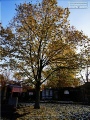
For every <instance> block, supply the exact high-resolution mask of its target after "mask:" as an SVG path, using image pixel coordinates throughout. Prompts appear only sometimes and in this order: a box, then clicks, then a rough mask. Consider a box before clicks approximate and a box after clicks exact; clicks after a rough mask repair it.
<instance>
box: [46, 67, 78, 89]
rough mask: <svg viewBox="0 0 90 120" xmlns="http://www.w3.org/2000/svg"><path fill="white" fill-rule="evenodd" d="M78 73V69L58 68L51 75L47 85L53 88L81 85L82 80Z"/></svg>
mask: <svg viewBox="0 0 90 120" xmlns="http://www.w3.org/2000/svg"><path fill="white" fill-rule="evenodd" d="M76 74H77V72H76V70H69V69H62V70H58V71H56V72H54V73H53V74H52V75H51V76H50V77H49V80H48V81H47V84H46V86H47V87H52V88H60V87H76V86H79V85H80V80H79V79H78V78H76Z"/></svg>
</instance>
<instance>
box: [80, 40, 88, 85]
mask: <svg viewBox="0 0 90 120" xmlns="http://www.w3.org/2000/svg"><path fill="white" fill-rule="evenodd" d="M80 65H81V67H80V69H79V73H80V76H81V78H82V81H83V82H84V83H85V82H89V81H90V77H89V76H90V39H88V40H86V41H84V42H82V46H81V50H80Z"/></svg>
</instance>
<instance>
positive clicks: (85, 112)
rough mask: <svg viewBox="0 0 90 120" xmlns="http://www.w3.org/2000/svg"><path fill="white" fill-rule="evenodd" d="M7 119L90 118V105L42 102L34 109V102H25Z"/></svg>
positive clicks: (87, 119) (65, 119)
mask: <svg viewBox="0 0 90 120" xmlns="http://www.w3.org/2000/svg"><path fill="white" fill-rule="evenodd" d="M3 120H4V119H3ZM5 120H6V119H5ZM7 120H90V106H87V105H75V104H52V103H41V108H40V109H34V104H23V105H19V106H18V108H17V109H16V111H14V112H13V113H12V117H11V118H8V119H7Z"/></svg>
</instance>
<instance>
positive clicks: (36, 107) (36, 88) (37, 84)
mask: <svg viewBox="0 0 90 120" xmlns="http://www.w3.org/2000/svg"><path fill="white" fill-rule="evenodd" d="M35 92H36V93H35V96H36V98H35V105H34V109H40V82H37V83H36V87H35Z"/></svg>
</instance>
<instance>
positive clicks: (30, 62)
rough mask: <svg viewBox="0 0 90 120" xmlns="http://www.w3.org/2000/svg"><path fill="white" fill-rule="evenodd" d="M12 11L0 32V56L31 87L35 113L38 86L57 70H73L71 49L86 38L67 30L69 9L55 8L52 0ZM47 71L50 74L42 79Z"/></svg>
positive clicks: (24, 5)
mask: <svg viewBox="0 0 90 120" xmlns="http://www.w3.org/2000/svg"><path fill="white" fill-rule="evenodd" d="M16 11H17V12H16V15H15V17H14V18H13V20H12V21H11V23H10V26H9V27H8V28H6V29H2V30H1V35H2V38H1V41H2V44H3V45H1V47H0V49H1V55H2V58H4V56H7V57H8V58H9V59H8V61H9V65H10V66H11V68H12V69H15V70H16V69H17V71H18V72H19V71H20V74H21V75H22V76H24V77H27V79H28V82H30V83H32V84H34V86H35V89H36V101H35V106H34V108H36V109H37V108H40V86H41V84H42V83H44V82H45V81H46V80H47V79H48V78H49V76H50V75H51V74H53V73H54V71H56V70H58V69H64V68H65V69H75V68H77V64H78V61H77V55H76V53H75V49H76V46H77V44H78V43H79V42H80V41H81V40H82V39H85V38H86V37H85V36H84V35H83V33H82V32H79V31H77V30H75V29H74V28H73V27H70V25H69V22H68V20H67V18H68V16H69V14H70V13H69V9H68V8H65V9H64V8H62V7H59V6H58V5H57V1H56V0H43V1H42V2H41V3H37V4H31V3H24V4H20V5H18V6H16ZM71 50H72V51H73V52H71V53H70V51H71ZM55 64H57V66H55ZM51 68H53V69H52V71H51V73H48V74H47V76H45V72H47V71H48V70H50V69H51ZM44 76H45V77H44Z"/></svg>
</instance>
